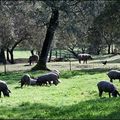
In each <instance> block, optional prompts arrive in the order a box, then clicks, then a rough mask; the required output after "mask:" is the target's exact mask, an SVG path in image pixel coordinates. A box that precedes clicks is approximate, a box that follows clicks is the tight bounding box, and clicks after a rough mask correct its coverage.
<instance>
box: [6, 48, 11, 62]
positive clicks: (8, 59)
mask: <svg viewBox="0 0 120 120" xmlns="http://www.w3.org/2000/svg"><path fill="white" fill-rule="evenodd" d="M6 56H7V61H8V62H9V63H10V56H9V49H7V51H6Z"/></svg>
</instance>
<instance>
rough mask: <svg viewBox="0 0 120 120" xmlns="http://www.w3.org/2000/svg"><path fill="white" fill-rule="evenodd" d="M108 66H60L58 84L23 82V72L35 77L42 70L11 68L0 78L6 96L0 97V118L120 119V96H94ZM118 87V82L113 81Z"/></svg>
mask: <svg viewBox="0 0 120 120" xmlns="http://www.w3.org/2000/svg"><path fill="white" fill-rule="evenodd" d="M107 71H108V69H91V70H73V71H69V70H61V71H60V73H61V74H60V80H61V81H62V82H61V83H60V84H58V86H55V85H52V86H49V85H48V86H28V87H27V86H25V87H24V88H23V89H21V88H20V87H19V86H20V85H19V83H18V81H19V80H20V78H21V76H22V75H23V74H25V73H29V74H30V75H32V76H34V77H37V76H39V75H42V74H44V73H46V72H45V71H36V72H30V71H14V72H8V73H7V74H6V75H5V74H4V73H0V79H2V80H6V82H7V83H8V86H9V88H10V90H11V92H12V93H11V94H10V97H9V98H7V97H5V98H4V97H3V96H2V98H0V119H12V118H13V119H35V118H38V119H40V118H41V119H81V118H85V119H86V118H87V119H105V118H108V119H120V98H119V97H118V98H112V97H111V98H108V94H106V93H104V94H103V98H101V99H100V98H99V97H98V90H97V86H96V84H97V83H98V82H99V81H100V80H107V81H109V79H108V77H107V75H106V73H107ZM114 84H115V85H116V86H117V88H118V90H119V91H120V83H119V81H118V80H116V81H114Z"/></svg>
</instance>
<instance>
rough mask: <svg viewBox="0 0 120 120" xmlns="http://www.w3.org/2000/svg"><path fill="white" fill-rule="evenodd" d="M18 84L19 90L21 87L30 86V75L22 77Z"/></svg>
mask: <svg viewBox="0 0 120 120" xmlns="http://www.w3.org/2000/svg"><path fill="white" fill-rule="evenodd" d="M19 82H20V83H21V88H22V87H23V85H30V75H29V74H25V75H23V76H22V78H21V80H20V81H19Z"/></svg>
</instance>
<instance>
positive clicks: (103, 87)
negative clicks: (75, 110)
mask: <svg viewBox="0 0 120 120" xmlns="http://www.w3.org/2000/svg"><path fill="white" fill-rule="evenodd" d="M97 87H98V90H99V97H102V93H103V92H108V93H109V97H111V95H110V94H111V93H112V96H113V97H117V95H119V96H120V94H119V92H118V91H117V89H116V87H115V86H114V85H113V84H112V83H110V82H107V81H100V82H99V83H98V84H97Z"/></svg>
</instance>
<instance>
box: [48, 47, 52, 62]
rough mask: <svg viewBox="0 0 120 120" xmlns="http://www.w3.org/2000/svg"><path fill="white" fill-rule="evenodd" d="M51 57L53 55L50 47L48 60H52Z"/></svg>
mask: <svg viewBox="0 0 120 120" xmlns="http://www.w3.org/2000/svg"><path fill="white" fill-rule="evenodd" d="M51 57H52V49H50V55H49V60H48V62H50V61H51Z"/></svg>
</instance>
